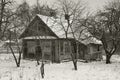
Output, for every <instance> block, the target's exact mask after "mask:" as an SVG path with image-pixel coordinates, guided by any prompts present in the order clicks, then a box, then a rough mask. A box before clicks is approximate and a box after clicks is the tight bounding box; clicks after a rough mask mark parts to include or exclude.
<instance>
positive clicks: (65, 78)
mask: <svg viewBox="0 0 120 80" xmlns="http://www.w3.org/2000/svg"><path fill="white" fill-rule="evenodd" d="M112 62H113V63H112V64H105V61H100V62H90V63H82V62H78V70H77V71H75V70H74V68H73V63H72V62H63V63H60V64H57V63H54V64H52V63H49V62H47V63H46V64H45V78H44V79H42V78H41V75H40V66H36V61H30V60H22V62H21V67H20V68H17V67H16V65H15V62H14V59H13V58H12V54H0V80H120V56H116V55H115V56H113V57H112Z"/></svg>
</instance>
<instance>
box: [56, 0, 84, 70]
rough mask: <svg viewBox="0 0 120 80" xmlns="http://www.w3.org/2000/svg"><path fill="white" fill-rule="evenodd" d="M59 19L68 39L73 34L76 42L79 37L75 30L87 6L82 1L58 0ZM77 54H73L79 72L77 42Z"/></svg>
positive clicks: (75, 66)
mask: <svg viewBox="0 0 120 80" xmlns="http://www.w3.org/2000/svg"><path fill="white" fill-rule="evenodd" d="M58 3H59V5H58V7H59V8H58V14H59V16H58V18H59V22H58V23H59V24H60V25H61V26H62V30H64V32H65V36H66V38H68V35H69V34H72V36H73V38H74V39H75V40H76V39H77V38H78V37H76V35H75V32H76V30H75V28H76V27H78V26H77V25H78V23H79V21H78V20H79V19H81V16H82V14H83V12H84V10H85V6H83V4H82V3H81V1H78V2H74V1H72V0H58ZM75 52H76V53H72V54H71V57H72V61H73V64H74V68H75V70H77V53H78V43H77V42H76V51H75Z"/></svg>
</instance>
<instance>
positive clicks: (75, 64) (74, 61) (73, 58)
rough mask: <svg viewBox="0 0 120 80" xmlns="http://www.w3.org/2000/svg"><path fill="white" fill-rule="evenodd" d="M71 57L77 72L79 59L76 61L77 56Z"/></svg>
mask: <svg viewBox="0 0 120 80" xmlns="http://www.w3.org/2000/svg"><path fill="white" fill-rule="evenodd" d="M71 57H72V61H73V65H74V69H75V70H77V59H75V55H73V54H71Z"/></svg>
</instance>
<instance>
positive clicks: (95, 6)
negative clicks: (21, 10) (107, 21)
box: [16, 0, 112, 11]
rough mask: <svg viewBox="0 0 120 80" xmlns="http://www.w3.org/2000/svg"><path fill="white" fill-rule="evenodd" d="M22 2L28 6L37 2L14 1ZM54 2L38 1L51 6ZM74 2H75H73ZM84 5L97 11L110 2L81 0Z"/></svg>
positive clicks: (29, 0)
mask: <svg viewBox="0 0 120 80" xmlns="http://www.w3.org/2000/svg"><path fill="white" fill-rule="evenodd" d="M23 1H27V2H28V3H29V4H30V5H33V4H36V1H37V0H16V2H17V3H18V4H20V3H22V2H23ZM55 1H56V0H39V2H42V3H47V4H49V5H51V4H53V3H54V2H55ZM74 1H76V0H74ZM82 1H83V2H85V3H86V5H87V7H88V8H89V9H88V10H91V11H96V10H98V9H102V7H103V5H105V4H106V3H107V2H108V1H112V0H82Z"/></svg>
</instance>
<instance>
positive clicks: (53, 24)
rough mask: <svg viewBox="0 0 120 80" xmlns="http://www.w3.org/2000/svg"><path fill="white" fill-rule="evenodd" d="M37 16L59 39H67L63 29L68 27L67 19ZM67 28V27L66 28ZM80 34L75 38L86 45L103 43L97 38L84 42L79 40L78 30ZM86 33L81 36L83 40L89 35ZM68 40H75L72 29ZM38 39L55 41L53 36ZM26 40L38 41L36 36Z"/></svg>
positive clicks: (76, 34)
mask: <svg viewBox="0 0 120 80" xmlns="http://www.w3.org/2000/svg"><path fill="white" fill-rule="evenodd" d="M37 16H38V17H39V18H40V19H41V20H42V21H43V22H44V23H45V24H46V25H47V26H48V27H49V28H50V29H51V30H52V31H53V32H54V33H55V34H56V35H57V36H58V37H59V38H66V36H65V31H64V29H63V26H62V25H64V26H67V21H66V20H65V19H59V18H54V17H49V16H43V15H40V14H37ZM78 25H79V24H74V27H75V26H78ZM64 28H66V27H64ZM77 31H78V32H76V33H75V37H76V39H77V40H78V41H80V42H82V43H84V44H89V43H94V44H101V41H99V40H97V39H96V38H90V39H87V40H84V41H81V40H79V39H78V38H79V35H78V34H79V32H80V29H79V30H77ZM88 34H89V33H87V32H86V31H85V32H83V33H82V34H81V36H80V37H81V38H85V37H86V35H88ZM67 37H68V38H74V37H73V34H72V31H71V29H69V30H68V35H67ZM38 38H40V39H55V37H53V36H39V37H38ZM24 39H36V37H35V36H31V37H25V38H24Z"/></svg>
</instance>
